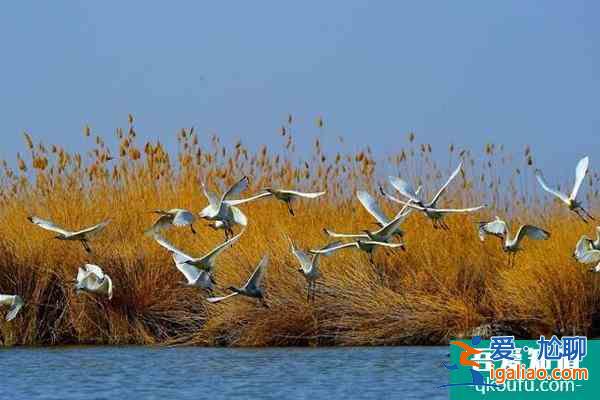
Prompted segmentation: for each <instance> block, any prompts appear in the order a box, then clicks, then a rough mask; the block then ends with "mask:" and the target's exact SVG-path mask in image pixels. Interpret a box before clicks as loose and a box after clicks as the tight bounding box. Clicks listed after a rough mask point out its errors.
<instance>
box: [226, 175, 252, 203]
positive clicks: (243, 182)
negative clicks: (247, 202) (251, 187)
mask: <svg viewBox="0 0 600 400" xmlns="http://www.w3.org/2000/svg"><path fill="white" fill-rule="evenodd" d="M247 188H248V177H247V176H243V177H242V178H241V179H240V180H239V181H237V182H236V183H234V184H233V185H231V186H230V187H229V189H227V190H226V191H225V192H223V195H222V196H221V202H223V201H225V200H229V198H230V197H232V196H238V195H239V194H240V193H242V192H243V191H244V190H246V189H247Z"/></svg>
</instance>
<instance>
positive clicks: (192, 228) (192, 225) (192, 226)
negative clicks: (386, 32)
mask: <svg viewBox="0 0 600 400" xmlns="http://www.w3.org/2000/svg"><path fill="white" fill-rule="evenodd" d="M190 229H191V230H192V233H193V234H194V235H195V234H196V230H195V229H194V224H190Z"/></svg>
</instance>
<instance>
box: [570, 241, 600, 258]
mask: <svg viewBox="0 0 600 400" xmlns="http://www.w3.org/2000/svg"><path fill="white" fill-rule="evenodd" d="M573 255H574V256H575V258H576V259H577V261H579V262H580V263H582V264H588V263H595V262H600V250H597V249H595V248H594V246H593V242H592V241H591V240H590V238H588V237H587V236H585V235H584V236H582V237H581V239H579V241H578V242H577V246H575V252H574V254H573Z"/></svg>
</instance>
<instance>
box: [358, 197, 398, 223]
mask: <svg viewBox="0 0 600 400" xmlns="http://www.w3.org/2000/svg"><path fill="white" fill-rule="evenodd" d="M356 197H358V201H360V204H362V206H363V207H364V208H365V209H366V210H367V211H368V212H369V214H371V215H372V216H373V217H374V218H375V219H376V220H377V222H379V223H380V224H381V225H385V224H387V223H388V222H390V219H389V218H388V217H387V216H386V215H385V213H384V212H383V211H382V210H381V208H380V207H379V204H377V201H376V200H375V199H374V198H373V196H371V195H370V194H369V193H368V192H366V191H364V190H359V191H357V192H356Z"/></svg>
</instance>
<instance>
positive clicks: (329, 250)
mask: <svg viewBox="0 0 600 400" xmlns="http://www.w3.org/2000/svg"><path fill="white" fill-rule="evenodd" d="M348 247H356V248H358V243H356V242H350V243H340V244H337V245H333V246H330V247H324V248H322V249H315V250H310V252H311V253H312V254H330V253H333V252H334V251H338V250H341V249H346V248H348Z"/></svg>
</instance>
